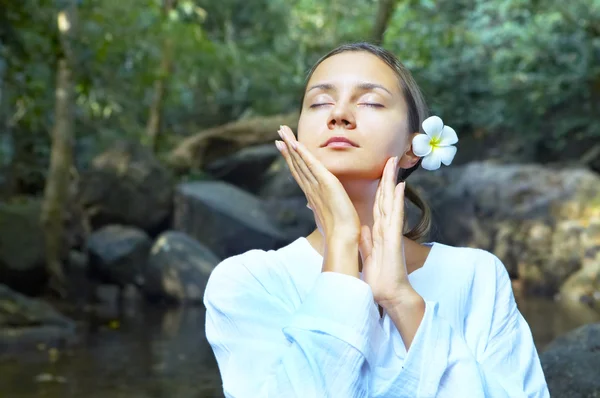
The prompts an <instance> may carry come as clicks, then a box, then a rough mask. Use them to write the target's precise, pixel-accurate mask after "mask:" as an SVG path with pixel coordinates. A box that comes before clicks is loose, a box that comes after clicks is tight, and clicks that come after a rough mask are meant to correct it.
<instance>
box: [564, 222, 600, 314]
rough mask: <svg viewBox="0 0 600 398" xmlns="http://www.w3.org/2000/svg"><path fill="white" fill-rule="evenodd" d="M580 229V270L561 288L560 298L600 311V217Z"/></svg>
mask: <svg viewBox="0 0 600 398" xmlns="http://www.w3.org/2000/svg"><path fill="white" fill-rule="evenodd" d="M580 229H582V230H583V231H582V232H581V234H580V235H578V237H579V238H580V239H581V252H582V253H583V258H582V261H581V268H580V269H579V270H578V271H577V272H575V273H574V274H572V275H571V276H569V278H568V279H567V280H566V281H565V283H564V284H563V285H562V286H561V288H560V296H561V297H564V298H566V299H568V300H572V301H581V302H584V303H586V304H588V305H590V306H591V307H595V308H596V309H597V310H598V311H600V217H599V218H596V219H591V220H590V222H589V224H588V225H586V226H585V227H580ZM581 252H580V253H579V254H580V255H581Z"/></svg>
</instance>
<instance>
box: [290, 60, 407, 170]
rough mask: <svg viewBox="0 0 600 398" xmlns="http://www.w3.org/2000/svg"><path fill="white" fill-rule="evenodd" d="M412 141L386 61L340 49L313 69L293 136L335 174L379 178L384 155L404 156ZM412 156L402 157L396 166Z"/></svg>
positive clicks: (400, 96) (396, 84)
mask: <svg viewBox="0 0 600 398" xmlns="http://www.w3.org/2000/svg"><path fill="white" fill-rule="evenodd" d="M411 139H412V134H411V133H410V132H409V131H408V115H407V106H406V103H405V101H404V96H403V94H402V92H401V89H400V85H399V82H398V78H397V77H396V74H395V73H394V71H393V70H392V69H391V68H390V67H389V66H388V65H387V64H386V63H385V62H383V61H382V60H380V59H379V58H377V57H376V56H374V55H372V54H370V53H367V52H345V53H341V54H337V55H334V56H332V57H330V58H328V59H326V60H325V61H323V62H322V63H321V64H320V65H319V66H318V67H317V69H316V70H315V71H314V73H313V75H312V76H311V78H310V80H309V82H308V84H307V87H306V93H305V98H304V103H303V104H302V113H301V115H300V120H299V122H298V140H299V141H300V142H301V143H302V144H304V145H305V146H306V147H307V148H308V150H310V151H311V153H313V154H314V155H315V156H316V157H317V158H318V159H319V160H320V161H321V162H322V163H323V164H324V165H325V167H327V169H328V170H329V171H330V172H332V173H333V174H334V175H336V176H337V177H338V178H353V179H357V178H364V179H378V178H380V177H381V174H382V172H383V168H384V166H385V162H386V161H387V159H389V158H390V157H392V156H402V155H404V154H405V153H406V152H407V150H408V149H409V148H410V140H411ZM344 140H349V141H351V142H350V143H348V142H344ZM416 160H418V159H416ZM416 160H415V159H414V156H409V155H407V156H404V157H402V158H401V160H400V162H399V166H400V167H401V168H408V167H411V166H412V165H413V164H414V163H416Z"/></svg>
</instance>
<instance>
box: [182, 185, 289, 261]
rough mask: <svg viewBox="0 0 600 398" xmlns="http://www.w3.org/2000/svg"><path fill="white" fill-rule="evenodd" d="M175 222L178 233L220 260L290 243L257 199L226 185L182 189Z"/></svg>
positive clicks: (191, 186) (186, 186) (196, 186)
mask: <svg viewBox="0 0 600 398" xmlns="http://www.w3.org/2000/svg"><path fill="white" fill-rule="evenodd" d="M173 222H174V229H175V230H177V231H181V232H185V233H186V234H188V235H190V236H192V237H193V238H195V239H197V240H198V241H199V242H202V243H203V244H205V245H206V246H207V247H208V248H209V249H210V250H211V251H213V252H214V253H215V254H216V255H217V256H218V257H220V258H226V257H230V256H233V255H236V254H240V253H243V252H245V251H248V250H251V249H263V250H270V249H276V248H278V247H281V246H282V245H284V244H285V243H287V242H289V238H287V237H286V236H285V234H284V233H283V232H282V231H281V229H280V228H278V227H277V226H276V225H275V223H274V222H273V219H272V217H271V216H270V215H269V214H267V212H266V211H265V209H264V207H263V203H262V202H261V201H260V200H259V199H258V198H257V197H255V196H253V195H251V194H250V193H248V192H245V191H243V190H241V189H239V188H236V187H235V186H233V185H230V184H227V183H224V182H214V181H200V182H191V183H183V184H181V185H179V186H178V187H177V190H176V194H175V212H174V221H173Z"/></svg>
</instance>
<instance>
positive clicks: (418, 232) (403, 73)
mask: <svg viewBox="0 0 600 398" xmlns="http://www.w3.org/2000/svg"><path fill="white" fill-rule="evenodd" d="M344 52H367V53H370V54H373V55H374V56H376V57H377V58H379V59H380V60H382V61H383V62H385V63H386V64H387V65H388V66H389V67H390V68H391V69H392V70H393V71H394V73H396V76H397V77H398V82H399V83H400V87H401V89H402V93H403V94H404V100H405V101H406V105H407V106H408V128H409V131H410V132H415V131H421V132H423V131H422V130H421V124H422V123H423V120H425V119H426V118H427V117H428V116H429V109H428V108H427V104H426V103H425V99H424V97H423V94H422V93H421V89H420V88H419V86H418V85H417V82H416V81H415V79H414V78H413V76H412V74H411V73H410V71H409V70H408V69H407V68H406V67H405V66H404V65H403V64H402V62H400V60H399V59H398V58H397V57H396V56H395V55H394V54H392V53H391V52H390V51H387V50H385V49H383V48H381V47H379V46H376V45H374V44H371V43H366V42H359V43H350V44H343V45H341V46H339V47H337V48H335V49H333V50H332V51H330V52H329V53H327V54H325V55H324V56H323V57H321V59H319V60H318V61H317V62H316V63H315V64H314V65H313V67H312V68H311V69H310V70H309V72H308V75H307V77H306V83H307V84H308V81H309V80H310V78H311V76H312V75H313V73H314V71H315V70H316V69H317V67H318V66H319V65H320V64H321V63H322V62H323V61H325V60H326V59H327V58H330V57H332V56H334V55H337V54H341V53H344ZM305 91H306V90H305ZM303 103H304V94H303V95H302V100H301V102H300V104H301V105H300V106H301V107H302V104H303ZM420 165H421V160H419V162H418V163H417V164H416V165H414V166H413V167H411V168H410V169H403V170H402V172H401V173H400V175H399V177H398V179H399V180H400V181H403V180H406V179H407V178H408V176H410V175H411V174H412V172H413V171H415V170H416V169H418V168H419V166H420ZM405 196H406V198H407V199H408V200H409V201H410V202H411V203H413V204H414V205H415V206H416V207H417V208H418V209H419V210H420V211H421V217H420V219H419V221H418V222H417V223H416V225H415V226H414V227H413V228H412V229H411V230H410V231H408V232H407V233H405V234H404V236H406V237H407V238H409V239H413V240H417V241H420V240H423V239H424V238H425V237H426V236H427V235H428V234H429V230H430V229H431V209H430V207H429V205H428V204H427V203H426V202H425V200H423V198H421V196H420V195H419V193H418V192H417V191H416V190H415V189H413V188H412V187H410V186H409V185H408V184H406V190H405Z"/></svg>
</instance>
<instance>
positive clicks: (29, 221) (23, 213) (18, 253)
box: [0, 200, 47, 295]
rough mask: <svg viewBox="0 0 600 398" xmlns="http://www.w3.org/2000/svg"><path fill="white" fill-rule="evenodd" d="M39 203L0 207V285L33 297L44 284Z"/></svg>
mask: <svg viewBox="0 0 600 398" xmlns="http://www.w3.org/2000/svg"><path fill="white" fill-rule="evenodd" d="M41 209H42V204H41V202H40V201H39V200H27V201H23V202H20V203H12V204H0V283H2V284H5V285H8V286H10V287H11V288H13V289H15V290H18V291H20V292H23V293H26V294H29V295H35V294H38V293H40V292H41V290H42V288H43V287H44V285H45V283H46V279H47V278H46V277H47V275H46V271H45V269H44V267H45V254H44V253H45V248H44V233H43V230H42V226H41V223H40V216H41Z"/></svg>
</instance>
